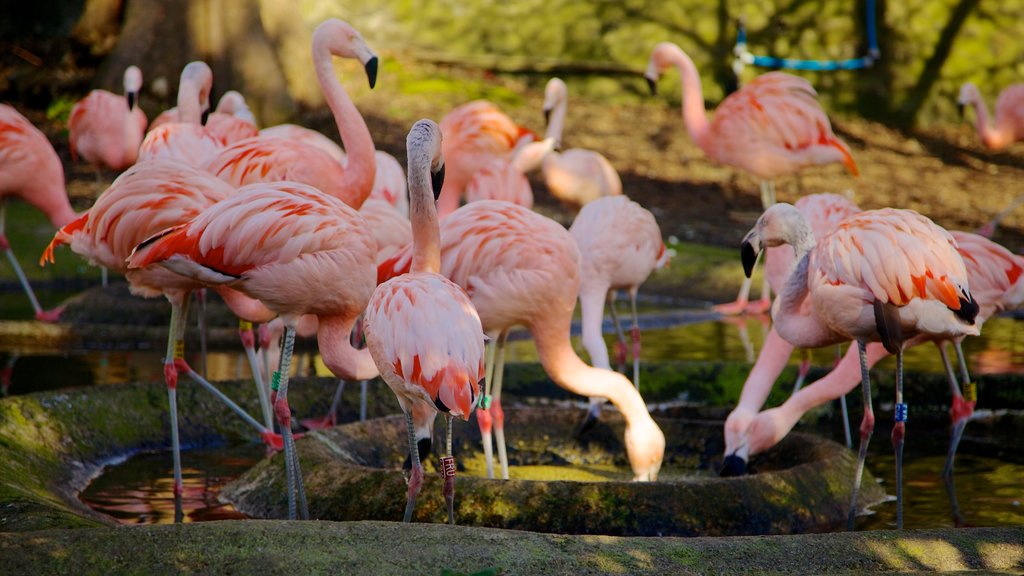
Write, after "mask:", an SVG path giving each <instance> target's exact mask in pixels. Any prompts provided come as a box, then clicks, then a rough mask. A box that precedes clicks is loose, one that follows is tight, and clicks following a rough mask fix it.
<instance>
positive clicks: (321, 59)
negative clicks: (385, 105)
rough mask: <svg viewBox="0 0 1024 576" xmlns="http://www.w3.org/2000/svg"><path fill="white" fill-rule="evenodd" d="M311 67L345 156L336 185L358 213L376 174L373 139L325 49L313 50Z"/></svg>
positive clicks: (314, 47)
mask: <svg viewBox="0 0 1024 576" xmlns="http://www.w3.org/2000/svg"><path fill="white" fill-rule="evenodd" d="M313 63H314V66H315V68H316V77H317V79H318V80H319V81H320V89H321V90H322V91H323V94H324V99H325V100H327V106H328V107H329V108H330V109H331V114H333V115H334V122H335V124H337V126H338V134H339V136H341V143H342V144H343V145H344V148H345V153H346V154H347V155H348V165H347V166H346V167H345V175H344V177H343V178H342V181H341V182H339V183H338V185H339V188H340V189H341V190H344V191H345V192H344V193H345V198H342V200H343V201H344V202H345V203H346V204H348V205H349V206H352V207H353V208H355V209H357V210H358V209H359V207H360V206H362V205H363V202H365V201H366V199H367V198H368V197H369V196H370V191H371V190H373V179H374V177H375V175H376V173H377V159H376V156H375V154H374V145H373V138H372V137H371V136H370V129H369V128H367V127H366V122H365V121H364V120H363V116H362V115H361V114H360V113H359V110H357V109H356V106H355V104H353V103H352V100H351V99H350V98H349V97H348V93H346V92H345V89H344V88H342V86H341V82H339V81H338V76H337V74H336V73H335V71H334V63H333V55H332V54H331V52H330V51H329V50H328V49H327V47H325V46H317V45H314V46H313Z"/></svg>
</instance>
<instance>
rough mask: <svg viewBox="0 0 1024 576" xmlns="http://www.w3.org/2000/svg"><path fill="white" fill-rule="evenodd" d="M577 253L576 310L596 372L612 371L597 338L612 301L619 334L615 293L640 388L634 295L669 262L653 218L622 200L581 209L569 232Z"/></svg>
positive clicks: (593, 410)
mask: <svg viewBox="0 0 1024 576" xmlns="http://www.w3.org/2000/svg"><path fill="white" fill-rule="evenodd" d="M569 233H570V234H572V237H573V239H574V240H576V245H577V246H579V249H580V308H581V310H582V316H583V328H582V334H583V347H584V348H586V349H587V353H588V354H590V363H591V364H592V365H593V366H594V367H595V368H604V369H606V370H610V369H611V364H610V363H609V362H608V348H607V347H606V346H605V343H604V338H603V337H602V336H601V324H602V321H603V319H604V303H605V301H606V300H608V301H609V302H610V308H611V311H612V320H614V322H615V328H616V332H617V333H618V334H619V335H620V342H619V346H621V347H622V350H623V355H624V354H625V345H624V338H622V337H621V334H622V328H621V327H620V326H619V318H618V316H616V314H615V291H616V290H626V291H627V292H629V302H630V307H631V308H630V309H631V311H632V317H633V328H632V330H631V331H630V336H631V338H632V343H633V350H632V352H633V385H634V386H636V388H637V390H639V389H640V325H639V324H638V323H637V313H636V295H637V291H638V290H639V289H640V285H641V284H643V283H644V282H646V281H647V277H648V276H650V275H651V272H653V271H654V270H656V269H658V268H661V267H662V266H664V265H665V264H667V263H668V259H669V254H668V251H667V250H665V243H664V242H663V241H662V239H661V229H660V228H659V227H658V222H657V221H656V220H655V219H654V215H653V214H651V213H650V211H648V210H647V209H645V208H644V207H643V206H640V205H639V204H637V203H636V202H633V201H632V200H630V199H629V198H627V197H626V196H603V197H601V198H596V199H594V200H592V201H590V202H588V203H586V204H584V205H583V208H582V209H581V210H580V213H579V214H578V215H577V216H576V219H575V220H574V221H573V223H572V226H571V227H570V228H569ZM602 403H603V399H598V398H592V399H591V401H590V416H591V418H596V417H597V416H598V414H599V413H600V410H601V404H602Z"/></svg>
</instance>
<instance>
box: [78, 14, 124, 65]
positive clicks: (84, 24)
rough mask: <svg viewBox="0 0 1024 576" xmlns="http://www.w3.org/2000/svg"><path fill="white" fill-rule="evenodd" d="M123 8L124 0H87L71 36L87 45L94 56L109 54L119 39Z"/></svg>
mask: <svg viewBox="0 0 1024 576" xmlns="http://www.w3.org/2000/svg"><path fill="white" fill-rule="evenodd" d="M123 9H124V2H123V1H122V0H86V2H85V7H84V8H83V9H82V15H81V16H80V17H79V18H78V22H77V23H75V27H74V28H73V29H72V30H71V38H72V39H74V40H75V41H77V42H79V43H80V44H82V45H84V46H87V47H88V48H89V52H90V53H91V54H92V55H93V56H102V55H104V54H108V53H109V52H110V50H111V49H112V48H113V47H114V43H115V42H116V41H117V32H118V30H119V29H120V28H121V16H122V11H123Z"/></svg>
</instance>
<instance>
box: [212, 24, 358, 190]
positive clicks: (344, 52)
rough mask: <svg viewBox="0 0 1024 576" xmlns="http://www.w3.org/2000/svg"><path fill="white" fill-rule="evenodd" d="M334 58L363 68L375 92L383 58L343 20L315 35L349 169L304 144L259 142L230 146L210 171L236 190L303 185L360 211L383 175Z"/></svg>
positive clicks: (317, 63) (317, 64)
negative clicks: (278, 184)
mask: <svg viewBox="0 0 1024 576" xmlns="http://www.w3.org/2000/svg"><path fill="white" fill-rule="evenodd" d="M332 56H338V57H341V58H353V59H356V60H358V61H359V62H360V63H362V64H363V67H364V68H365V70H366V74H367V77H368V78H369V81H370V87H371V88H372V87H373V85H374V84H375V83H376V79H377V56H376V55H375V54H374V53H373V51H372V50H370V48H369V46H367V45H366V42H365V41H364V40H363V37H362V36H361V35H360V34H359V32H357V31H356V30H355V29H354V28H352V27H351V26H350V25H349V24H348V23H346V22H342V21H341V20H337V19H330V20H325V21H324V22H323V23H321V24H320V25H319V26H317V27H316V30H315V31H314V32H313V65H314V68H315V69H316V75H317V79H318V80H319V82H320V88H321V90H322V91H323V94H324V98H325V99H326V100H327V106H328V107H329V108H330V109H331V112H332V113H333V114H334V120H335V122H336V123H337V126H338V132H339V134H340V135H341V141H342V143H343V144H344V146H345V151H346V157H347V163H346V164H345V165H344V166H343V165H341V164H339V163H338V162H337V161H336V160H335V159H334V158H332V157H331V156H330V155H329V154H328V153H327V152H325V151H323V150H322V149H321V148H320V147H318V146H316V145H310V144H306V143H304V142H303V141H302V140H294V139H289V138H281V137H271V138H267V137H255V138H247V139H245V140H241V141H238V142H236V143H234V144H233V145H231V146H228V147H227V148H225V149H224V150H222V151H221V152H220V153H219V154H218V155H217V156H216V157H215V158H213V159H212V160H210V162H208V163H207V164H206V169H207V170H208V171H210V172H211V173H212V174H215V175H217V176H218V177H219V178H221V179H222V180H224V181H225V182H228V183H230V184H232V185H234V186H242V185H245V184H252V183H255V182H276V181H293V182H302V183H305V184H309V185H311V186H313V187H314V188H316V189H318V190H320V191H322V192H324V193H326V194H331V195H332V196H335V197H336V198H339V199H340V200H342V201H343V202H345V203H346V204H348V205H349V206H352V207H353V208H355V209H357V210H358V209H359V207H360V206H362V204H363V202H364V201H365V200H366V198H367V197H369V195H370V191H371V190H372V189H373V180H374V176H375V174H376V169H377V168H376V157H375V154H374V147H373V139H372V138H371V137H370V131H369V129H368V128H367V127H366V122H365V121H364V120H363V117H362V116H361V115H360V114H359V111H358V110H357V109H356V107H355V105H354V104H353V103H352V100H351V99H350V98H349V97H348V94H346V92H345V89H344V88H342V86H341V83H340V82H339V81H338V77H337V75H336V74H335V71H334V64H333V61H332Z"/></svg>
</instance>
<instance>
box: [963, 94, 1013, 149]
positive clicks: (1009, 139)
mask: <svg viewBox="0 0 1024 576" xmlns="http://www.w3.org/2000/svg"><path fill="white" fill-rule="evenodd" d="M956 103H957V106H958V107H959V109H960V113H961V114H963V110H964V107H966V106H971V107H973V108H974V122H975V125H976V127H977V130H978V138H979V139H981V143H982V144H983V145H984V146H985V148H988V149H989V150H1003V149H1005V148H1007V147H1009V146H1010V145H1011V144H1013V143H1014V142H1016V141H1018V140H1024V83H1022V84H1011V85H1009V86H1007V87H1006V88H1004V89H1003V91H1002V92H1000V93H999V98H997V99H996V115H995V118H994V119H993V121H992V122H990V121H989V115H988V107H987V106H985V100H984V98H982V97H981V92H980V91H979V90H978V87H977V86H975V85H974V84H973V83H971V82H965V83H964V84H963V86H961V87H960V94H959V96H958V97H957V99H956Z"/></svg>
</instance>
